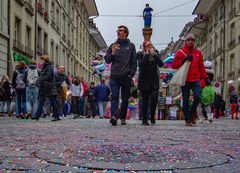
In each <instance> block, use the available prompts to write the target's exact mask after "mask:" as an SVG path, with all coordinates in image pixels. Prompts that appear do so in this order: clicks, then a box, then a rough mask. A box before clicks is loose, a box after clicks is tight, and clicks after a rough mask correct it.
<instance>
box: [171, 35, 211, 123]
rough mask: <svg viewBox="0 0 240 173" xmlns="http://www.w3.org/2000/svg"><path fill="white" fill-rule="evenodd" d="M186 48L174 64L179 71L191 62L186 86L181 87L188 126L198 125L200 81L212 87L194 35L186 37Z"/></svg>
mask: <svg viewBox="0 0 240 173" xmlns="http://www.w3.org/2000/svg"><path fill="white" fill-rule="evenodd" d="M184 40H185V44H184V47H183V48H182V49H180V50H178V51H177V52H176V55H175V58H174V60H173V63H172V68H173V69H179V68H180V67H181V66H182V65H183V64H184V63H185V62H186V61H189V62H190V67H189V70H188V73H187V79H186V84H185V85H184V86H182V87H181V89H182V96H183V113H184V116H185V121H186V124H185V125H186V126H192V125H193V124H196V114H197V113H196V109H197V106H198V104H199V102H200V99H201V84H200V80H201V79H204V80H205V82H206V85H211V81H210V80H209V78H208V75H207V72H206V70H205V67H204V64H203V55H202V53H201V51H200V50H199V49H197V48H196V45H195V37H194V35H193V34H192V33H188V34H187V35H186V36H185V39H184ZM190 90H192V91H193V97H194V101H193V104H192V107H191V110H190V107H189V96H190Z"/></svg>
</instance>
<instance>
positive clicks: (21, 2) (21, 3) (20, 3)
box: [15, 0, 24, 7]
mask: <svg viewBox="0 0 240 173" xmlns="http://www.w3.org/2000/svg"><path fill="white" fill-rule="evenodd" d="M15 1H16V2H17V3H18V4H19V5H20V6H22V7H23V6H24V0H15Z"/></svg>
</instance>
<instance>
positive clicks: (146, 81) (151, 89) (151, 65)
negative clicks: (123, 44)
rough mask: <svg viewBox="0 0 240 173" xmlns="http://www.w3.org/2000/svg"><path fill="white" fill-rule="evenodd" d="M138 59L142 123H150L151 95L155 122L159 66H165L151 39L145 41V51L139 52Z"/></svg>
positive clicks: (152, 120)
mask: <svg viewBox="0 0 240 173" xmlns="http://www.w3.org/2000/svg"><path fill="white" fill-rule="evenodd" d="M137 59H138V64H139V78H138V89H139V90H140V92H141V95H142V114H143V117H142V125H149V123H148V121H147V110H148V105H149V104H148V102H149V96H150V99H151V111H150V112H151V123H152V124H155V118H154V115H155V110H156V107H157V101H158V89H159V72H158V67H161V66H163V62H162V60H161V58H160V55H159V53H158V51H157V50H156V49H155V48H154V46H153V45H152V43H151V42H150V41H147V42H144V43H143V51H141V52H138V53H137Z"/></svg>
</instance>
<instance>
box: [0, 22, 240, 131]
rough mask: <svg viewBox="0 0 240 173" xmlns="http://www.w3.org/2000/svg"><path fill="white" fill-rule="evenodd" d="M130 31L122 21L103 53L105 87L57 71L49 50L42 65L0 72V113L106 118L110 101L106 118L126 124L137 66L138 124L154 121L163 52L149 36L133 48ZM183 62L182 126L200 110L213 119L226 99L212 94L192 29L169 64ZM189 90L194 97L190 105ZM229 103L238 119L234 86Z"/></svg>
mask: <svg viewBox="0 0 240 173" xmlns="http://www.w3.org/2000/svg"><path fill="white" fill-rule="evenodd" d="M128 35H129V30H128V28H127V27H126V26H124V25H121V26H119V27H118V30H117V40H116V41H115V42H114V43H112V44H111V45H110V46H109V48H108V50H107V52H106V55H105V57H104V59H105V62H106V63H107V64H111V74H110V81H109V86H108V85H107V84H106V83H105V80H104V79H101V80H100V84H98V85H97V86H95V83H94V82H91V83H90V85H88V83H86V82H85V81H84V80H83V78H82V77H80V76H74V77H73V79H71V80H70V79H69V77H68V76H67V75H66V74H65V68H64V66H59V67H58V69H57V72H55V70H54V66H53V64H52V62H51V61H49V57H48V56H47V55H42V56H41V57H40V61H41V62H40V64H41V67H40V68H38V63H37V62H36V61H34V60H32V61H31V62H30V64H29V65H28V66H27V65H26V64H25V63H24V62H23V61H20V62H19V64H18V65H17V66H16V68H15V70H14V72H13V76H12V80H10V79H9V77H8V76H4V77H3V78H2V80H1V82H0V102H1V107H0V115H1V116H2V115H3V114H8V115H9V116H12V115H13V113H15V114H16V117H17V118H21V119H23V118H27V119H28V118H31V119H32V120H36V121H38V120H39V118H40V117H46V116H47V115H49V114H50V113H51V114H52V118H53V119H52V121H59V120H61V117H62V116H67V115H68V114H72V115H73V118H74V119H76V118H82V117H83V116H85V117H86V118H90V117H92V118H95V117H97V116H99V117H100V118H104V117H105V115H106V106H107V103H108V102H110V103H111V110H110V114H111V118H110V123H111V124H112V125H113V126H116V125H117V122H118V120H119V119H120V120H121V124H122V125H126V124H127V123H126V118H127V113H128V108H129V98H130V100H132V101H133V99H132V98H133V97H138V94H136V89H135V91H134V92H133V90H132V88H134V87H135V88H136V86H135V85H134V83H133V77H134V76H135V73H136V71H137V68H138V72H139V73H138V84H137V89H138V92H139V96H140V97H141V99H140V100H141V104H140V111H139V114H141V117H140V119H141V120H142V125H145V126H147V125H149V122H148V120H149V119H150V122H151V124H155V123H156V122H155V111H156V107H157V103H158V93H159V67H162V66H163V62H162V60H161V55H160V53H159V52H158V51H157V50H156V49H155V47H154V45H153V44H152V43H151V41H149V40H145V41H144V42H143V49H142V50H141V51H139V52H136V49H135V45H134V43H132V42H131V41H130V40H129V39H128ZM185 62H189V63H190V67H189V70H188V72H187V79H186V83H185V85H184V86H182V87H181V89H182V96H183V113H184V117H185V122H186V124H185V125H186V126H193V125H194V124H196V120H197V115H199V116H200V115H203V117H205V119H208V120H209V121H210V122H212V113H213V109H212V108H213V107H214V108H215V116H216V118H218V117H219V114H220V112H221V113H222V114H223V115H224V112H225V110H224V108H225V101H224V100H223V98H222V96H221V95H220V93H216V94H214V91H213V92H212V88H211V87H208V86H211V85H212V81H213V71H212V70H211V65H209V63H206V64H205V63H204V61H203V56H202V54H201V51H200V50H198V49H197V48H196V46H195V37H194V35H193V34H188V35H186V36H185V45H184V47H183V48H181V49H180V50H179V51H177V52H176V56H175V58H174V61H173V64H172V68H173V69H179V68H180V67H181V66H182V65H183V64H184V63H185ZM206 88H208V89H206ZM191 93H192V95H193V98H194V99H193V103H192V105H191V106H190V103H189V97H190V94H191ZM206 93H207V94H208V95H209V97H210V98H208V99H207V100H206V99H205V100H203V99H202V97H203V95H204V94H206ZM212 93H213V94H212ZM211 94H212V95H211ZM213 98H214V99H213ZM14 103H15V104H14ZM230 104H231V108H232V119H234V118H236V119H238V96H237V93H236V91H234V92H233V93H232V96H231V99H230ZM5 107H6V109H5ZM148 114H149V116H148Z"/></svg>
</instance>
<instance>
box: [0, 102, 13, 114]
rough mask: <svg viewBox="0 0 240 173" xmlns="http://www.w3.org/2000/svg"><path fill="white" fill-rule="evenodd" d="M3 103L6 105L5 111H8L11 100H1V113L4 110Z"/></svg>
mask: <svg viewBox="0 0 240 173" xmlns="http://www.w3.org/2000/svg"><path fill="white" fill-rule="evenodd" d="M5 104H6V105H7V110H6V113H10V105H11V101H2V103H1V111H0V112H2V113H3V112H5V110H4V107H5Z"/></svg>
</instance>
